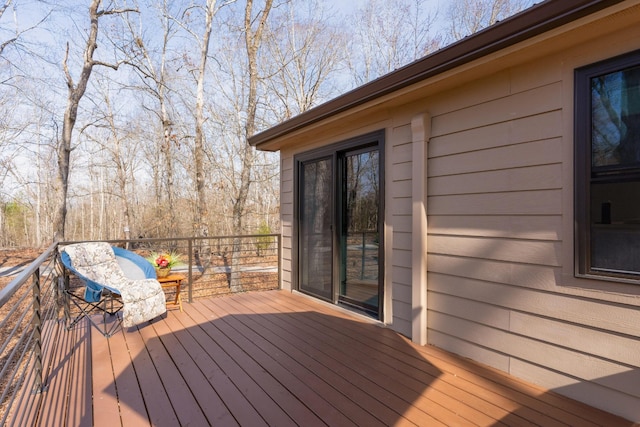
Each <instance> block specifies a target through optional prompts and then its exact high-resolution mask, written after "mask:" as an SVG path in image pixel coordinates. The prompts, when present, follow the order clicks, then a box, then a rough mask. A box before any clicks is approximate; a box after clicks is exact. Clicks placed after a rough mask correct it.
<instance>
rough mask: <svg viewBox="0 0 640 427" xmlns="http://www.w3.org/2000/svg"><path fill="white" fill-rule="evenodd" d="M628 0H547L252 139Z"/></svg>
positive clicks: (267, 145)
mask: <svg viewBox="0 0 640 427" xmlns="http://www.w3.org/2000/svg"><path fill="white" fill-rule="evenodd" d="M622 1H624V0H547V1H545V2H542V3H540V4H537V5H535V6H532V7H531V8H529V9H527V10H525V11H523V12H521V13H519V14H516V15H514V16H512V17H510V18H508V19H506V20H504V21H502V22H499V23H497V24H495V25H493V26H491V27H489V28H486V29H484V30H482V31H480V32H478V33H475V34H473V35H471V36H469V37H466V38H464V39H462V40H460V41H458V42H456V43H453V44H451V45H449V46H447V47H445V48H443V49H440V50H438V51H437V52H434V53H433V54H430V55H428V56H425V57H424V58H422V59H419V60H417V61H415V62H412V63H410V64H408V65H406V66H404V67H402V68H399V69H397V70H395V71H393V72H391V73H389V74H386V75H384V76H382V77H380V78H378V79H376V80H373V81H371V82H369V83H366V84H364V85H362V86H360V87H358V88H356V89H354V90H352V91H350V92H347V93H345V94H343V95H341V96H339V97H337V98H334V99H332V100H330V101H328V102H325V103H324V104H321V105H319V106H317V107H314V108H312V109H310V110H307V111H305V112H304V113H302V114H299V115H297V116H295V117H293V118H291V119H289V120H287V121H285V122H282V123H280V124H278V125H276V126H273V127H271V128H269V129H267V130H265V131H263V132H260V133H258V134H255V135H253V136H251V137H250V138H249V144H251V145H252V146H255V147H256V148H258V149H262V150H270V151H273V150H277V149H278V147H275V146H272V144H271V143H273V142H275V140H276V139H277V138H280V137H282V136H284V135H286V134H288V133H291V132H294V131H296V130H299V129H301V128H303V127H305V126H308V125H311V124H313V123H316V122H319V121H321V120H324V119H326V118H328V117H331V116H333V115H335V114H338V113H341V112H343V111H346V110H348V109H351V108H354V107H357V106H359V105H361V104H364V103H366V102H369V101H371V100H373V99H376V98H379V97H381V96H384V95H387V94H389V93H391V92H395V91H397V90H399V89H402V88H405V87H407V86H410V85H412V84H414V83H417V82H420V81H422V80H425V79H427V78H429V77H433V76H435V75H438V74H440V73H443V72H445V71H448V70H451V69H453V68H456V67H459V66H461V65H464V64H466V63H468V62H471V61H473V60H475V59H478V58H481V57H483V56H486V55H488V54H490V53H493V52H496V51H499V50H501V49H504V48H507V47H509V46H512V45H514V44H516V43H519V42H521V41H523V40H527V39H529V38H532V37H534V36H537V35H539V34H542V33H544V32H547V31H549V30H552V29H554V28H557V27H560V26H562V25H564V24H567V23H569V22H572V21H575V20H577V19H579V18H582V17H584V16H587V15H590V14H592V13H595V12H597V11H599V10H602V9H605V8H607V7H610V6H613V5H615V4H617V3H621V2H622Z"/></svg>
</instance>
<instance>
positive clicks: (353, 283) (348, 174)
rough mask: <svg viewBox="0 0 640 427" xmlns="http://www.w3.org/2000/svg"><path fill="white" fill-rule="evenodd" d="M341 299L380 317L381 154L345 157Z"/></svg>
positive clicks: (352, 153)
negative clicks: (378, 314) (378, 313)
mask: <svg viewBox="0 0 640 427" xmlns="http://www.w3.org/2000/svg"><path fill="white" fill-rule="evenodd" d="M341 166H342V180H341V181H342V182H341V184H342V191H341V209H340V215H339V220H340V222H341V224H340V225H341V227H340V230H341V232H340V254H341V257H342V258H341V262H340V292H339V299H340V301H342V302H344V303H345V304H351V305H355V306H357V307H360V308H361V309H363V310H366V311H368V312H371V313H372V314H373V313H375V314H377V312H378V309H379V307H378V305H379V296H380V291H381V286H380V280H379V279H380V259H381V258H380V255H381V254H380V233H379V231H380V228H379V227H380V153H379V151H378V149H377V147H374V148H365V149H362V150H357V151H350V152H346V153H345V154H344V156H343V157H342V161H341Z"/></svg>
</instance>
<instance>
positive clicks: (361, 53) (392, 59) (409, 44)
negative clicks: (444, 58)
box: [348, 0, 441, 86]
mask: <svg viewBox="0 0 640 427" xmlns="http://www.w3.org/2000/svg"><path fill="white" fill-rule="evenodd" d="M427 2H428V0H411V1H408V0H371V1H368V2H366V5H365V6H364V7H363V8H361V9H358V10H357V11H356V13H355V15H354V16H353V17H352V18H351V20H352V23H351V25H350V27H351V28H353V35H352V36H351V44H350V46H349V53H350V54H349V56H348V67H349V69H350V70H351V73H352V77H353V80H354V83H355V85H357V86H359V85H362V84H364V83H366V82H368V81H371V80H373V79H375V78H377V77H380V76H381V75H383V74H386V73H388V72H391V71H393V70H395V69H397V68H399V67H401V66H403V65H406V64H408V63H409V62H411V61H414V60H416V59H419V58H421V57H423V56H425V55H427V54H428V53H431V52H433V51H435V50H436V49H438V48H439V47H440V45H441V40H440V38H439V37H438V36H437V35H436V34H434V32H433V27H434V22H435V18H436V16H435V14H433V13H431V12H429V10H428V8H427Z"/></svg>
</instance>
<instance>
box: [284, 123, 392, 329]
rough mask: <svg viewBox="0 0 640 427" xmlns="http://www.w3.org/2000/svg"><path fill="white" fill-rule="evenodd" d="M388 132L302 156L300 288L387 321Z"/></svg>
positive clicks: (298, 182)
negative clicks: (384, 244) (385, 177)
mask: <svg viewBox="0 0 640 427" xmlns="http://www.w3.org/2000/svg"><path fill="white" fill-rule="evenodd" d="M382 136H383V133H382V132H378V133H376V134H371V135H367V136H364V137H362V138H358V139H355V140H352V141H347V142H345V143H341V144H337V145H333V146H331V147H327V148H324V149H321V150H318V151H315V152H310V153H305V154H303V155H299V156H296V162H295V163H296V201H297V208H296V217H297V218H296V222H295V224H296V225H297V227H296V229H295V231H296V235H297V236H296V237H297V238H296V253H297V261H296V265H295V267H296V270H297V275H296V276H297V288H298V289H299V290H300V291H302V292H305V293H308V294H311V295H313V296H317V297H319V298H322V299H325V300H328V301H331V302H334V303H337V304H342V305H347V306H350V307H353V308H356V309H358V310H362V311H364V312H366V313H368V314H370V315H372V316H374V317H376V318H379V317H380V316H381V315H382V307H381V301H382V291H383V282H382V277H383V274H382V271H383V265H382V263H381V260H382V259H383V256H382V254H383V248H382V233H381V232H380V231H381V229H382V219H383V216H382V212H383V206H382V200H383V182H384V181H383V180H382V179H381V177H382V173H383V169H382V164H383V162H382V152H383V150H382V148H383V141H382Z"/></svg>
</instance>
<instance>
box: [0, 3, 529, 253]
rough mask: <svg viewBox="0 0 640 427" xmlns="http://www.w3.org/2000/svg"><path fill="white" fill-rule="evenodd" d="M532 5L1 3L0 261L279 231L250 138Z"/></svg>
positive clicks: (271, 174) (271, 186)
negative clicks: (154, 240) (24, 251)
mask: <svg viewBox="0 0 640 427" xmlns="http://www.w3.org/2000/svg"><path fill="white" fill-rule="evenodd" d="M532 3H533V1H531V0H448V1H445V0H369V1H367V0H363V1H359V2H348V1H346V0H345V1H344V2H343V0H333V1H329V0H325V1H322V0H182V1H181V0H176V1H170V0H138V1H132V0H126V1H125V0H112V1H102V0H85V1H80V0H77V1H76V0H65V1H62V0H61V1H46V0H44V1H39V0H4V1H0V248H8V247H41V246H44V245H47V244H49V243H51V242H52V241H53V240H54V239H57V240H63V239H65V240H99V239H121V238H126V239H128V238H136V237H149V238H150V237H179V236H207V235H209V236H214V235H238V234H267V233H271V232H278V231H279V199H278V196H279V176H278V172H279V158H278V154H277V153H264V152H257V151H255V150H254V149H253V148H252V147H250V146H249V145H248V144H247V138H248V137H249V136H251V135H252V134H254V133H256V132H259V131H261V130H264V129H267V128H269V127H270V126H273V125H274V124H277V123H280V122H282V121H285V120H287V119H289V118H291V117H293V116H295V115H297V114H299V113H301V112H304V111H306V110H308V109H310V108H313V107H314V106H317V105H318V104H320V103H322V102H325V101H327V100H329V99H331V98H334V97H336V96H338V95H340V94H342V93H345V92H347V91H349V90H351V89H353V88H355V87H357V86H360V85H362V84H364V83H367V82H369V81H372V80H374V79H375V78H378V77H380V76H382V75H384V74H386V73H388V72H390V71H392V70H394V69H397V68H399V67H402V66H404V65H406V64H408V63H410V62H412V61H414V60H416V59H419V58H421V57H423V56H425V55H428V54H430V53H432V52H434V51H436V50H438V49H440V48H442V47H443V46H446V45H448V44H450V43H454V42H456V41H457V40H460V39H461V38H463V37H465V36H468V35H470V34H472V33H475V32H477V31H479V30H481V29H482V28H485V27H487V26H490V25H492V24H494V23H495V22H497V21H499V20H501V19H504V18H506V17H508V16H510V15H512V14H514V13H517V12H518V11H521V10H523V9H525V8H527V7H530V6H531V5H532Z"/></svg>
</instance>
